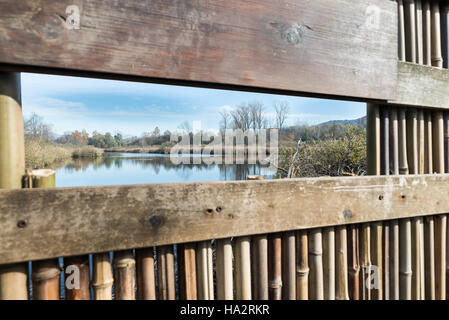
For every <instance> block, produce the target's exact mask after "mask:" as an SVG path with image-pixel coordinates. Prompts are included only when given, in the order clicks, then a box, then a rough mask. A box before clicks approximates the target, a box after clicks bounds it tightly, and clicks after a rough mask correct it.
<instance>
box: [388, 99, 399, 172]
mask: <svg viewBox="0 0 449 320" xmlns="http://www.w3.org/2000/svg"><path fill="white" fill-rule="evenodd" d="M389 136H390V158H391V172H392V173H393V174H394V175H398V174H399V136H398V110H397V108H395V107H392V108H390V134H389Z"/></svg>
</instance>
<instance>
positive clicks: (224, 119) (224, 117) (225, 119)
mask: <svg viewBox="0 0 449 320" xmlns="http://www.w3.org/2000/svg"><path fill="white" fill-rule="evenodd" d="M219 114H220V116H221V120H220V130H221V131H222V132H225V131H226V129H229V127H230V124H231V115H230V114H229V112H227V111H222V112H219Z"/></svg>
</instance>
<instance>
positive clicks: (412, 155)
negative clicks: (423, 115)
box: [406, 108, 418, 174]
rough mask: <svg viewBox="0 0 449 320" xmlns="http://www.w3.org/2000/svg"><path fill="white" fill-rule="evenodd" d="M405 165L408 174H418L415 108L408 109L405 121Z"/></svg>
mask: <svg viewBox="0 0 449 320" xmlns="http://www.w3.org/2000/svg"><path fill="white" fill-rule="evenodd" d="M406 121H407V122H406V128H407V138H406V143H407V163H408V168H409V173H410V174H417V173H418V121H417V112H416V109H415V108H409V110H408V114H407V120H406Z"/></svg>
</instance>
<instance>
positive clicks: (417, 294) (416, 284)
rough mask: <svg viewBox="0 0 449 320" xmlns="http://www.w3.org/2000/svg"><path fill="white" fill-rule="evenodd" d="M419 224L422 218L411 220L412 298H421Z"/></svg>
mask: <svg viewBox="0 0 449 320" xmlns="http://www.w3.org/2000/svg"><path fill="white" fill-rule="evenodd" d="M421 224H422V218H421V217H416V218H413V219H412V220H411V229H412V300H421V299H422V298H421V281H422V278H421V269H422V266H421Z"/></svg>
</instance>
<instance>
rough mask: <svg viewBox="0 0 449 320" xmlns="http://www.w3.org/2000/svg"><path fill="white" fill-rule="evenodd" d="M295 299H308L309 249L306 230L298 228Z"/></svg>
mask: <svg viewBox="0 0 449 320" xmlns="http://www.w3.org/2000/svg"><path fill="white" fill-rule="evenodd" d="M296 247H297V250H296V254H297V256H296V299H297V300H308V299H309V294H308V293H309V289H308V288H309V259H308V254H309V249H308V240H307V231H306V230H300V231H298V232H297V233H296Z"/></svg>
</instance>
